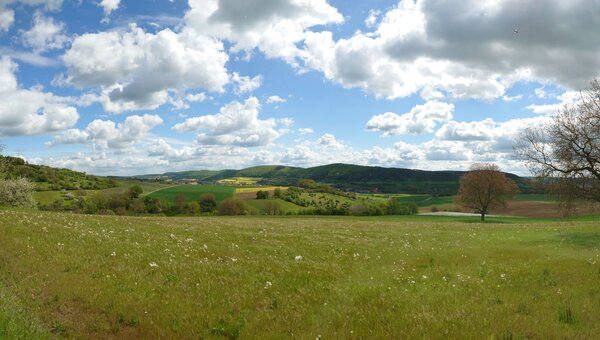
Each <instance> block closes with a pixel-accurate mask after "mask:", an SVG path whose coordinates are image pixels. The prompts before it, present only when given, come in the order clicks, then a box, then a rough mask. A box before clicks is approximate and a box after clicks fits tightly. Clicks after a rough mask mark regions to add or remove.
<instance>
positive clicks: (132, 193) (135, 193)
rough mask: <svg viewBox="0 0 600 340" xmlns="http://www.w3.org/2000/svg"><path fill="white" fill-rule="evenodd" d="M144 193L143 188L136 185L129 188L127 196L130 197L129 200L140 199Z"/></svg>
mask: <svg viewBox="0 0 600 340" xmlns="http://www.w3.org/2000/svg"><path fill="white" fill-rule="evenodd" d="M143 192H144V189H142V187H141V186H139V185H137V184H136V185H134V186H132V187H131V188H129V190H128V191H127V194H128V195H129V198H132V199H133V198H138V197H140V195H141V194H142V193H143Z"/></svg>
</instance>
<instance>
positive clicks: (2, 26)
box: [0, 6, 15, 32]
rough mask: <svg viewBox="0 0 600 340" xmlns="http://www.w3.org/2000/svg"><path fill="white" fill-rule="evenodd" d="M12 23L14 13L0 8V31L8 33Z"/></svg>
mask: <svg viewBox="0 0 600 340" xmlns="http://www.w3.org/2000/svg"><path fill="white" fill-rule="evenodd" d="M14 22H15V11H13V10H12V9H8V8H4V6H0V30H1V31H5V32H6V31H8V30H9V28H10V26H12V24H13V23H14Z"/></svg>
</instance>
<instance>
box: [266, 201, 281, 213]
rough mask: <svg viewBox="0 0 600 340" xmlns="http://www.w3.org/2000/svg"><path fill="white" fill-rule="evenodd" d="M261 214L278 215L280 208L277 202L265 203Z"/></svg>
mask: <svg viewBox="0 0 600 340" xmlns="http://www.w3.org/2000/svg"><path fill="white" fill-rule="evenodd" d="M262 213H263V214H265V215H280V214H281V206H280V205H279V203H277V202H273V201H267V202H265V204H264V205H263V207H262Z"/></svg>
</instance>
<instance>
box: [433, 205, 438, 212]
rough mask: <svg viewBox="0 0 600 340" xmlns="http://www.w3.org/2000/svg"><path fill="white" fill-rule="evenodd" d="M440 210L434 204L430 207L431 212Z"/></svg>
mask: <svg viewBox="0 0 600 340" xmlns="http://www.w3.org/2000/svg"><path fill="white" fill-rule="evenodd" d="M438 211H440V209H438V207H436V206H435V205H434V206H432V207H431V212H438Z"/></svg>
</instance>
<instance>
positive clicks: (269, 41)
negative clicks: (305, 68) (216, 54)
mask: <svg viewBox="0 0 600 340" xmlns="http://www.w3.org/2000/svg"><path fill="white" fill-rule="evenodd" d="M189 5H190V8H191V9H190V11H188V12H187V13H186V24H187V25H189V26H190V27H193V28H194V29H195V30H196V31H198V32H206V33H207V34H210V35H212V36H214V37H217V38H219V39H225V40H228V41H230V42H232V43H233V46H232V48H231V50H232V51H233V52H240V51H246V52H251V51H252V50H253V49H255V48H258V49H259V50H260V51H262V52H263V53H264V54H265V55H266V56H267V57H270V58H283V59H284V60H286V61H288V62H289V63H291V64H294V65H296V58H297V56H298V53H299V49H298V47H297V46H296V44H297V43H298V42H300V41H302V40H304V38H305V34H306V32H307V30H308V29H310V28H311V27H313V26H317V25H327V24H336V23H341V22H342V21H343V17H342V15H341V14H340V13H339V12H338V11H337V9H336V8H334V7H332V6H331V5H329V4H328V3H327V1H326V0H302V1H298V0H247V1H242V2H240V1H236V0H189Z"/></svg>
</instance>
